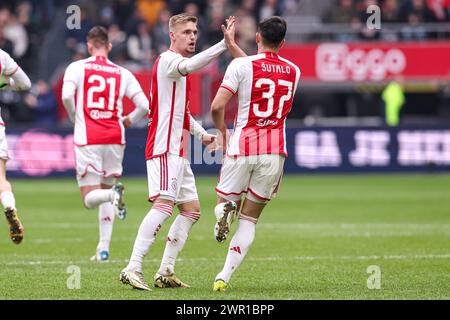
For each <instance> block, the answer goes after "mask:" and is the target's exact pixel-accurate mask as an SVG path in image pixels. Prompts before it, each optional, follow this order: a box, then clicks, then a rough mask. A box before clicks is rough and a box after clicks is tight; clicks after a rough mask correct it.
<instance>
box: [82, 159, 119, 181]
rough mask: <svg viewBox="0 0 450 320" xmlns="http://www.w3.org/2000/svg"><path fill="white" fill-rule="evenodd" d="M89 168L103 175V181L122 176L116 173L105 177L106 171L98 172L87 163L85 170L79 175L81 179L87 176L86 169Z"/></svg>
mask: <svg viewBox="0 0 450 320" xmlns="http://www.w3.org/2000/svg"><path fill="white" fill-rule="evenodd" d="M89 167H91V168H92V169H94V171H96V172H98V173H100V174H102V175H103V178H105V179H108V178H111V177H114V178H120V177H121V176H122V175H121V174H118V173H112V174H110V175H106V171H105V170H98V169H97V168H96V167H95V166H94V165H92V164H90V163H89V164H88V165H87V166H86V168H85V169H84V172H83V174H81V175H80V177H81V178H84V177H85V176H86V175H87V173H88V168H89Z"/></svg>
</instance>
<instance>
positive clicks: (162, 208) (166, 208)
mask: <svg viewBox="0 0 450 320" xmlns="http://www.w3.org/2000/svg"><path fill="white" fill-rule="evenodd" d="M152 210H157V211H159V212H161V213H164V214H166V215H168V216H169V217H171V216H172V213H173V203H169V202H161V201H159V202H155V203H153V206H152Z"/></svg>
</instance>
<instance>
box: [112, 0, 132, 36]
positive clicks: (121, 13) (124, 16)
mask: <svg viewBox="0 0 450 320" xmlns="http://www.w3.org/2000/svg"><path fill="white" fill-rule="evenodd" d="M113 8H114V17H115V19H116V22H117V23H118V24H119V27H120V29H122V30H127V28H128V24H129V21H130V19H131V18H132V16H133V15H134V13H135V10H136V1H135V0H117V1H114V3H113Z"/></svg>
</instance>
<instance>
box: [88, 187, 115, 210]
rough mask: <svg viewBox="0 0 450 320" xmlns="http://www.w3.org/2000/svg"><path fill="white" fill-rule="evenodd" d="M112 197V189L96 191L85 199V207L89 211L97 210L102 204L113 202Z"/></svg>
mask: <svg viewBox="0 0 450 320" xmlns="http://www.w3.org/2000/svg"><path fill="white" fill-rule="evenodd" d="M112 196H113V192H112V190H111V189H95V190H92V191H91V192H89V193H88V194H87V195H86V196H85V197H84V205H85V206H86V208H88V209H92V208H96V207H98V206H99V205H100V204H102V203H105V202H108V201H111V199H112Z"/></svg>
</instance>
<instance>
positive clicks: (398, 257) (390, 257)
mask: <svg viewBox="0 0 450 320" xmlns="http://www.w3.org/2000/svg"><path fill="white" fill-rule="evenodd" d="M426 259H450V253H448V254H428V255H409V256H408V255H382V256H376V255H374V256H293V257H280V256H274V257H264V258H253V257H249V258H248V259H247V260H250V261H292V260H294V261H314V260H354V261H357V260H426ZM223 260H224V259H223V258H188V259H178V262H188V263H196V262H201V261H203V262H211V261H214V262H223ZM160 261H161V260H160V259H146V260H145V262H146V263H150V262H151V263H159V262H160ZM126 263H128V259H115V260H109V261H108V262H103V263H98V264H100V265H101V264H126ZM79 264H90V265H92V264H94V263H93V262H91V261H89V260H88V259H86V260H78V261H71V260H60V261H58V260H55V261H51V260H49V261H45V260H44V261H14V262H2V263H0V265H6V266H20V265H31V266H32V265H44V266H45V265H67V266H69V265H79Z"/></svg>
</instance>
